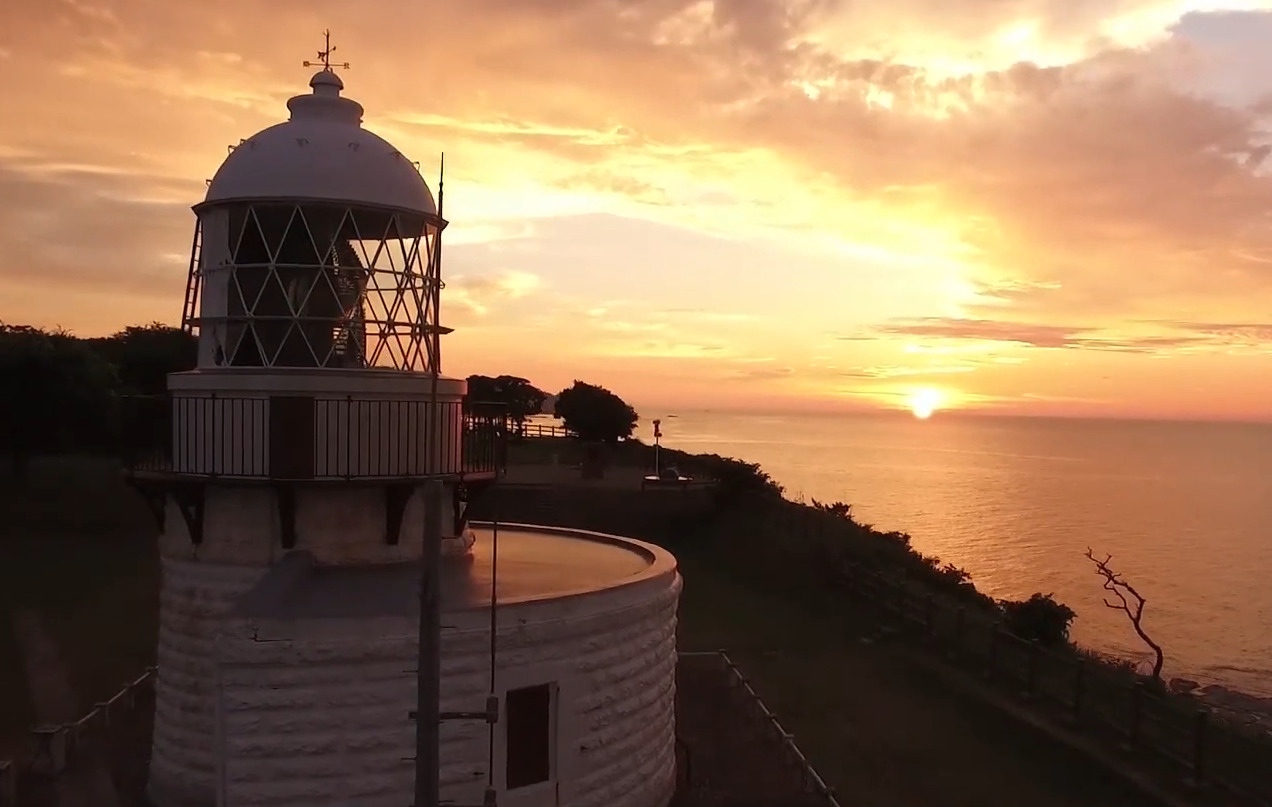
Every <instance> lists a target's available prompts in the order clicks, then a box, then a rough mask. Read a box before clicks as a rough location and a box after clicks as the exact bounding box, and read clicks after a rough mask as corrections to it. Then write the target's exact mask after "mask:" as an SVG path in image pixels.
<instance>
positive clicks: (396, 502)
mask: <svg viewBox="0 0 1272 807" xmlns="http://www.w3.org/2000/svg"><path fill="white" fill-rule="evenodd" d="M330 51H331V48H330V47H328V50H327V51H326V52H325V53H324V54H322V56H323V57H324V58H323V65H322V69H321V70H320V71H319V72H317V73H316V74H314V76H313V78H312V79H311V80H310V82H309V84H310V87H311V88H312V93H311V94H304V95H298V96H296V97H294V98H292V99H290V100H289V101H288V103H287V107H288V109H289V110H290V112H291V116H290V119H289V120H287V121H286V122H284V123H280V124H278V125H276V126H272V127H270V128H268V129H265V130H264V131H262V132H260V133H258V134H256V135H253V136H252V137H250V138H247V139H246V140H243V141H242V142H240V143H239V144H238V145H237V146H235V147H232V150H231V153H230V155H229V157H228V159H226V160H225V162H224V164H223V165H222V166H221V168H220V170H218V171H217V172H216V175H215V176H214V177H213V179H212V180H211V181H210V182H209V184H208V190H207V195H206V198H205V199H204V201H203V202H202V203H201V204H199V205H197V206H196V207H195V212H196V214H197V216H198V223H197V225H196V227H195V236H194V247H193V254H192V257H191V264H190V278H189V283H188V286H187V294H186V303H185V311H184V324H185V326H186V327H187V328H189V329H190V330H191V331H193V332H195V333H197V335H198V345H199V352H198V356H199V358H198V367H197V369H195V370H193V371H191V372H186V373H178V374H174V375H172V376H170V378H169V390H170V402H171V429H172V440H171V446H170V451H169V452H168V453H167V454H166V456H163V457H162V458H160V460H159V461H158V462H156V463H154V464H153V465H152V466H151V467H149V468H146V467H141V468H139V469H137V471H136V473H135V474H134V476H135V478H136V479H137V481H138V482H139V484H140V486H141V487H143V488H144V489H146V490H147V491H148V492H149V494H150V495H151V499H152V501H153V502H155V503H156V505H157V506H162V507H163V508H165V509H166V511H167V512H166V517H165V519H164V522H165V524H164V526H165V529H164V531H163V535H162V538H161V555H162V559H163V587H162V595H161V598H162V599H161V626H160V636H159V648H158V664H159V678H158V684H157V706H156V715H155V735H154V743H153V755H152V760H151V776H150V782H151V784H150V791H151V794H152V798H153V800H154V801H155V803H156V805H158V806H159V807H167V805H173V807H176V805H183V807H184V806H187V805H188V806H190V807H193V806H194V805H205V804H206V805H212V804H213V803H214V802H215V800H216V792H217V778H218V775H219V774H218V767H219V763H218V759H217V756H218V754H217V752H216V747H215V746H216V736H217V728H218V726H217V720H218V703H217V700H216V697H215V695H216V690H217V681H216V665H215V653H214V645H215V640H216V626H217V623H218V620H220V619H221V618H222V617H223V616H224V615H225V613H226V612H227V611H228V610H229V609H230V607H231V605H232V604H233V602H234V601H235V599H236V598H237V597H239V596H240V595H242V594H243V593H245V592H246V591H248V590H249V589H250V588H251V587H252V586H253V585H254V584H256V583H257V582H258V581H259V580H260V578H261V577H262V575H263V574H264V573H265V572H266V570H267V569H268V568H269V567H270V566H271V565H273V564H274V563H275V562H277V561H278V560H279V559H280V558H281V557H282V556H283V555H284V554H285V553H288V552H289V551H291V550H293V549H303V550H305V551H306V552H308V553H310V554H311V555H312V557H313V559H314V561H315V562H316V563H318V564H322V565H342V564H376V563H388V562H393V561H401V560H404V559H410V558H417V559H418V558H419V557H420V554H421V545H422V540H423V535H424V523H423V519H424V506H423V496H422V494H421V490H422V488H423V486H424V484H425V481H426V480H429V479H441V480H444V481H445V484H446V486H447V487H448V488H449V489H450V491H451V493H452V496H451V497H449V499H450V500H449V501H448V502H447V505H448V506H447V507H445V508H442V509H443V510H444V513H443V514H442V515H443V522H444V524H443V528H442V529H443V532H444V534H447V535H451V536H455V534H456V532H457V527H458V525H457V524H456V523H455V521H456V515H457V511H458V506H451V503H452V502H454V501H455V500H456V496H454V495H453V494H455V493H456V492H457V485H458V484H459V483H460V482H461V481H463V482H467V483H468V484H470V485H471V484H474V483H479V482H480V481H483V480H490V479H492V478H493V476H494V475H495V459H496V457H495V454H494V451H493V447H494V445H495V444H494V442H493V441H494V439H496V438H497V436H498V435H497V430H498V429H497V424H496V423H494V422H493V421H489V422H487V423H485V424H482V423H475V422H474V420H473V418H471V417H470V418H467V419H466V418H465V416H464V413H463V411H462V399H463V395H464V392H465V384H464V382H463V381H459V380H454V379H448V378H437V377H436V375H437V374H438V373H439V371H440V367H439V359H440V357H439V350H438V340H437V336H438V335H440V334H441V333H443V332H445V329H443V328H441V327H439V324H438V322H437V315H438V301H439V291H440V286H441V284H440V282H439V264H440V259H441V242H440V238H441V233H442V230H443V229H444V227H445V226H446V222H445V221H443V220H442V219H441V218H440V216H439V215H438V209H437V205H436V203H435V202H434V198H433V194H432V193H431V191H430V190H429V188H428V186H427V184H426V183H425V181H424V179H423V178H422V177H421V176H420V173H419V171H418V170H417V168H416V166H415V165H414V164H413V163H412V162H411V161H410V160H408V159H407V158H406V157H405V156H403V155H402V153H401V152H399V151H398V150H397V149H395V148H394V147H393V146H392V145H390V144H389V143H388V142H386V141H385V140H383V139H381V138H380V137H378V136H376V135H375V134H373V133H371V132H369V131H367V130H366V129H364V128H362V125H361V121H362V113H363V108H362V106H361V105H360V104H358V103H357V102H355V101H353V100H351V99H349V98H345V97H342V95H341V90H342V89H343V82H342V81H341V79H340V77H339V76H338V75H337V74H336V73H335V72H334V70H333V69H332V65H331V64H330V62H329V59H328V58H327V57H328V56H329V54H330ZM483 426H485V428H483ZM301 536H303V538H302V537H301ZM402 719H403V720H405V717H403V718H402Z"/></svg>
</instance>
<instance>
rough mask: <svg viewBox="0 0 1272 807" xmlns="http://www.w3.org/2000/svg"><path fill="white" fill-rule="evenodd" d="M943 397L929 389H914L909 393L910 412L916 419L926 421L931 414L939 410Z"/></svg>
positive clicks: (938, 392) (939, 392) (934, 390)
mask: <svg viewBox="0 0 1272 807" xmlns="http://www.w3.org/2000/svg"><path fill="white" fill-rule="evenodd" d="M944 399H945V396H944V395H942V394H941V391H940V390H937V389H932V388H931V387H923V388H921V389H916V390H915V391H914V392H912V393H910V411H911V412H913V413H914V416H915V417H916V418H919V419H920V420H926V419H928V418H930V417H932V413H933V412H935V411H936V410H937V409H940V408H941V403H942V402H943V401H944Z"/></svg>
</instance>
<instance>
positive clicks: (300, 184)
mask: <svg viewBox="0 0 1272 807" xmlns="http://www.w3.org/2000/svg"><path fill="white" fill-rule="evenodd" d="M309 86H310V87H313V90H314V91H313V94H312V95H297V96H295V97H294V98H291V99H290V100H289V101H288V102H287V108H288V109H289V110H291V119H290V120H288V121H287V122H285V123H280V124H277V125H275V126H271V127H269V128H268V129H265V130H264V131H262V132H260V133H259V134H256V135H253V136H252V137H249V138H248V139H247V140H244V141H243V142H242V143H240V144H239V146H238V147H237V148H235V149H234V151H232V152H231V153H230V156H229V157H227V158H226V160H225V162H224V163H222V164H221V167H220V169H219V170H217V172H216V176H214V177H213V178H212V182H211V184H210V185H209V186H208V193H207V196H206V197H205V199H204V203H205V204H207V203H210V202H228V201H238V200H251V201H256V200H261V199H286V200H289V201H290V200H295V201H300V200H330V201H333V202H346V203H365V204H371V205H377V206H384V207H392V208H398V209H401V210H409V211H412V212H416V213H424V214H428V215H436V214H437V204H436V203H435V202H434V201H433V193H432V191H430V190H429V188H428V184H427V183H425V182H424V178H423V177H421V176H420V172H419V171H418V170H417V169H416V167H415V165H414V164H412V163H411V161H410V160H408V159H407V158H406V157H405V156H403V155H402V153H401V152H400V151H398V150H397V149H395V148H394V147H393V146H392V144H390V143H389V142H388V141H387V140H385V139H384V138H382V137H380V136H378V135H375V134H373V133H371V132H369V131H367V130H366V129H363V128H362V105H361V104H359V103H358V102H357V101H354V100H352V99H349V98H342V97H341V96H340V91H341V90H342V89H344V82H342V81H341V80H340V77H339V76H337V75H336V74H335V73H333V72H331V71H330V70H322V71H320V72H318V73H317V74H315V75H314V77H313V78H312V79H310V81H309Z"/></svg>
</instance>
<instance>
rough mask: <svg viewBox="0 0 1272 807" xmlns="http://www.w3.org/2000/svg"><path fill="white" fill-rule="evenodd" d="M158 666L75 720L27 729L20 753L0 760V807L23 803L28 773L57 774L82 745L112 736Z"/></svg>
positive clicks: (151, 686)
mask: <svg viewBox="0 0 1272 807" xmlns="http://www.w3.org/2000/svg"><path fill="white" fill-rule="evenodd" d="M157 670H158V668H157V667H154V666H151V667H147V668H146V670H145V672H143V673H142V674H141V675H139V676H137V677H136V678H134V679H133V680H131V681H129V682H128V683H126V684H124V686H123V687H121V688H120V689H119V691H118V692H116V693H115V694H114V695H112V696H111V697H110V698H108V699H106V700H104V701H101V702H99V703H97V704H95V705H94V706H93V708H92V709H90V710H88V711H87V712H86V713H84V715H82V716H81V717H80V718H79V719H78V720H75V721H73V722H71V723H58V724H55V725H49V726H39V727H37V728H35V729H33V730H32V731H31V732H29V734H28V736H27V743H26V748H25V749H24V751H23V753H22V754H21V756H18V757H15V758H12V759H2V760H0V807H18V805H20V804H24V803H25V802H24V800H23V791H24V780H25V779H27V778H28V777H30V776H32V775H35V776H43V777H56V776H59V775H61V774H62V773H63V772H64V771H65V770H66V769H67V768H68V767H70V766H71V765H74V764H75V761H76V760H77V759H78V758H79V756H80V755H81V754H83V753H84V752H85V751H86V749H88V748H90V747H91V746H93V745H96V744H97V743H98V742H100V741H101V740H103V739H105V738H109V737H111V736H113V734H114V732H115V730H116V729H118V728H120V727H121V726H122V725H124V724H125V723H126V721H127V720H129V719H130V718H131V717H133V714H134V712H135V711H136V709H137V705H138V703H137V696H138V694H140V693H141V692H143V691H153V689H154V685H155V674H156V672H157Z"/></svg>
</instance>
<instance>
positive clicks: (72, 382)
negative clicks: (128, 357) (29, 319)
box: [0, 324, 119, 479]
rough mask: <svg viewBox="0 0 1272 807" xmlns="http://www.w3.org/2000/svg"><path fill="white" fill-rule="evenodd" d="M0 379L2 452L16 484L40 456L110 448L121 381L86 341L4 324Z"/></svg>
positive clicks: (0, 326)
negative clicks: (2, 380) (2, 381)
mask: <svg viewBox="0 0 1272 807" xmlns="http://www.w3.org/2000/svg"><path fill="white" fill-rule="evenodd" d="M0 378H3V379H4V384H3V385H2V389H0V451H3V452H4V453H6V454H8V456H9V461H10V464H11V468H12V472H13V475H14V476H15V477H16V478H18V479H22V478H24V477H25V471H26V468H27V465H28V463H29V462H30V460H31V459H32V458H33V457H35V456H36V455H38V454H43V453H50V452H56V451H67V450H71V449H84V448H88V449H98V450H99V449H102V448H105V447H107V446H108V445H109V444H110V442H111V439H112V434H113V427H114V412H115V393H116V391H117V389H118V385H119V379H118V375H117V373H116V371H115V368H114V366H113V365H111V364H110V363H109V362H108V361H106V359H104V358H103V357H102V356H101V355H100V354H99V353H97V352H96V351H94V350H93V349H92V348H91V347H89V346H88V345H87V344H86V343H85V342H84V341H82V340H80V339H76V338H75V337H74V336H72V335H71V334H69V333H66V332H63V331H43V330H41V329H39V328H32V327H29V326H26V325H5V324H0Z"/></svg>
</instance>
